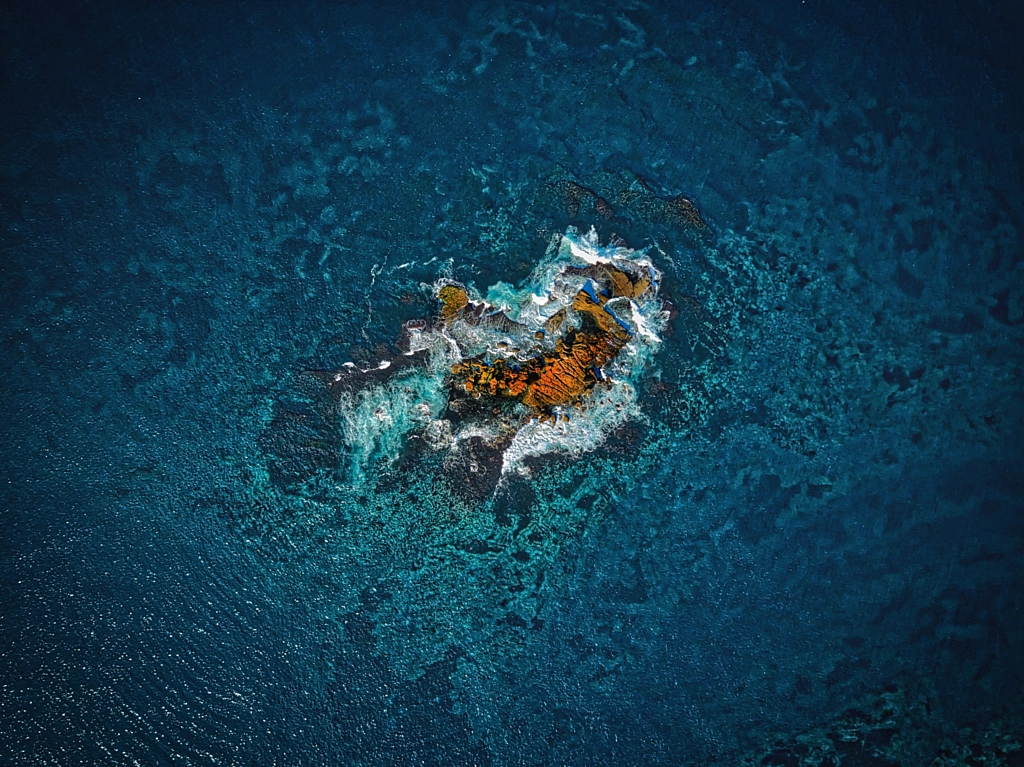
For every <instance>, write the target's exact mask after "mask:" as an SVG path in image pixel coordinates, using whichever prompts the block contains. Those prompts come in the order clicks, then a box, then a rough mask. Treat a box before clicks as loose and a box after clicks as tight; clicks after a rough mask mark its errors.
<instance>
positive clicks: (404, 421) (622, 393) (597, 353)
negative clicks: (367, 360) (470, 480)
mask: <svg viewBox="0 0 1024 767" xmlns="http://www.w3.org/2000/svg"><path fill="white" fill-rule="evenodd" d="M660 280H661V273H660V272H659V271H658V270H657V269H656V268H655V266H654V265H653V263H652V262H651V261H650V259H649V258H647V256H646V255H645V253H644V252H642V251H634V250H632V249H630V248H629V247H627V246H626V245H625V243H623V242H621V241H619V240H615V241H613V242H611V243H609V244H607V245H601V244H600V242H599V239H598V235H597V232H596V231H595V230H594V229H591V230H590V231H589V232H587V233H583V234H581V233H579V232H578V231H577V230H575V229H569V230H568V231H567V232H566V233H565V234H564V235H558V236H556V237H554V238H553V239H552V241H551V244H550V245H549V247H548V250H547V253H546V254H545V257H544V258H543V259H542V260H541V262H540V263H539V264H538V265H537V266H536V268H535V269H534V271H533V273H532V275H531V276H530V278H529V279H528V280H527V283H526V284H525V285H524V286H523V287H522V288H520V289H515V288H513V287H512V286H511V285H508V284H506V283H502V282H499V283H498V284H496V285H493V286H491V287H490V288H489V289H488V291H487V293H486V295H481V294H479V293H478V292H477V291H476V289H475V288H474V287H473V286H472V285H463V284H461V283H457V282H455V281H453V280H447V279H442V280H439V281H438V282H437V283H435V284H434V285H433V286H430V288H431V289H432V291H433V293H434V296H435V297H436V299H437V301H438V303H439V305H440V307H439V310H438V313H437V316H436V317H435V318H434V319H432V320H429V321H428V320H415V321H412V322H408V323H406V325H405V327H404V329H403V339H402V343H401V345H402V347H403V348H404V353H403V354H402V355H400V356H399V357H397V358H395V359H392V360H385V361H383V362H381V363H380V364H379V366H377V367H376V368H370V369H361V368H359V367H357V366H355V365H354V364H353V363H346V365H345V366H344V367H343V368H342V369H341V370H339V371H337V372H335V373H332V374H328V375H327V376H325V378H326V382H327V384H328V386H329V388H330V389H331V391H332V392H333V393H334V395H335V400H336V402H337V405H338V407H337V412H338V413H339V416H340V418H341V421H342V428H341V431H342V434H343V441H344V443H345V445H346V448H347V449H346V452H347V454H348V458H349V464H350V465H349V467H348V468H349V470H350V476H351V477H352V478H354V479H358V478H359V477H361V476H363V474H364V473H365V470H366V469H367V468H368V467H369V466H370V465H371V464H372V463H374V462H377V461H394V460H395V459H396V458H397V457H398V455H399V454H400V453H401V452H402V450H403V448H404V446H405V443H407V442H408V441H409V440H410V439H413V438H415V439H416V440H419V441H420V442H422V443H425V444H426V445H427V446H429V448H430V449H431V450H432V451H435V452H437V453H441V454H443V463H444V466H445V468H446V469H447V470H449V471H457V472H469V473H472V474H482V475H486V476H488V477H490V478H492V479H493V480H495V481H498V480H500V478H501V477H502V476H505V475H506V474H508V473H509V472H515V473H518V474H526V473H528V469H527V466H526V464H525V463H524V461H525V460H526V459H527V458H530V457H535V456H539V455H543V454H545V453H552V452H558V453H569V454H576V453H580V452H584V451H587V450H592V449H594V448H595V447H597V446H598V445H600V444H601V443H602V442H603V441H604V440H605V438H606V437H607V435H608V434H609V433H611V432H612V431H613V430H615V429H616V428H618V427H619V426H621V425H622V424H623V423H624V422H625V421H626V420H627V419H628V418H630V416H633V415H635V414H637V413H638V408H637V383H638V382H639V380H640V378H641V377H642V376H643V373H644V371H645V369H646V368H647V367H648V365H649V364H650V361H651V359H652V357H653V356H654V354H655V353H656V352H657V350H658V348H659V346H660V343H661V334H662V333H663V331H664V329H665V327H666V325H667V323H668V320H669V310H668V307H667V305H666V304H665V303H664V302H663V301H662V300H661V298H659V295H658V294H659V286H660ZM482 464H489V465H482ZM487 484H488V485H490V487H491V489H493V482H488V483H487Z"/></svg>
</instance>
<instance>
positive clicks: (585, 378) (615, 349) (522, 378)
mask: <svg viewBox="0 0 1024 767" xmlns="http://www.w3.org/2000/svg"><path fill="white" fill-rule="evenodd" d="M567 272H568V273H572V274H576V275H579V276H585V277H588V278H589V279H588V281H587V284H586V286H585V287H584V288H582V289H581V290H579V291H578V292H577V293H576V295H575V296H574V297H573V300H572V304H571V308H572V311H573V313H574V314H575V316H576V317H578V318H579V322H580V327H579V328H575V327H571V328H570V329H569V330H568V331H567V332H566V333H565V335H564V336H563V337H561V338H559V339H558V340H557V342H556V343H555V347H554V349H553V350H551V351H545V352H542V353H538V354H536V355H534V356H532V357H529V358H527V359H525V360H519V359H515V360H509V359H505V358H503V357H499V358H497V359H495V360H493V361H491V362H488V361H487V360H486V358H485V355H481V356H479V357H474V358H472V359H468V360H463V361H462V362H458V363H456V364H455V365H453V366H452V369H451V372H452V378H453V385H454V386H456V387H458V388H461V389H462V390H464V391H465V392H467V393H468V394H470V395H472V396H474V397H479V396H484V395H489V396H497V397H511V398H514V399H517V400H518V401H520V402H522V403H523V404H524V405H526V406H527V407H530V408H532V409H534V410H535V411H536V413H537V415H538V416H539V417H540V418H541V419H542V420H546V419H550V418H553V417H554V410H553V409H554V408H557V407H560V406H564V405H580V404H581V400H582V397H583V395H584V394H586V393H587V392H588V391H589V390H590V389H592V388H593V387H594V386H595V385H596V384H597V383H598V382H599V381H600V380H602V374H601V368H602V367H604V366H605V365H607V364H608V363H610V362H611V361H612V360H614V359H615V357H616V356H617V355H618V354H619V352H620V351H621V350H622V348H623V347H624V346H625V345H626V344H627V343H628V342H629V340H630V338H631V333H630V331H629V330H628V329H627V327H626V326H625V325H624V324H623V323H622V322H620V321H619V319H618V318H617V317H616V316H615V315H614V314H613V313H612V312H611V311H609V310H608V308H607V307H606V304H607V303H608V301H609V300H610V299H614V298H630V299H632V298H636V297H639V296H640V295H642V294H643V293H644V292H645V291H646V290H647V289H648V288H649V287H650V285H651V277H650V275H649V274H647V273H643V274H641V273H639V272H638V273H637V274H633V275H631V274H628V273H627V272H625V271H623V270H622V269H619V268H617V267H615V266H612V265H606V264H598V265H594V266H588V267H585V268H577V269H574V270H567ZM595 283H596V284H595ZM566 318H567V312H566V309H564V308H563V309H560V310H558V311H557V312H556V313H555V314H553V315H552V316H551V318H550V319H549V320H548V321H547V322H546V323H545V331H546V332H547V333H548V334H551V333H555V332H557V331H558V330H559V329H560V328H561V327H562V325H563V323H564V322H565V320H566ZM540 337H541V338H543V337H544V334H543V333H542V334H540Z"/></svg>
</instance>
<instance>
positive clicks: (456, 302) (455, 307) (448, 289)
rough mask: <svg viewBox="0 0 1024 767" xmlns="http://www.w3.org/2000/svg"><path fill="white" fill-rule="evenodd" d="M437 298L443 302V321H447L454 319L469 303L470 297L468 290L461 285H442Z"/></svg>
mask: <svg viewBox="0 0 1024 767" xmlns="http://www.w3.org/2000/svg"><path fill="white" fill-rule="evenodd" d="M437 298H438V300H439V301H440V302H441V319H443V320H447V319H451V318H452V317H454V316H455V315H456V314H458V313H459V311H460V310H461V309H462V308H463V307H464V306H465V305H466V304H468V303H469V296H467V295H466V289H465V288H464V287H462V286H461V285H454V284H449V285H442V286H441V289H440V290H438V291H437Z"/></svg>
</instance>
